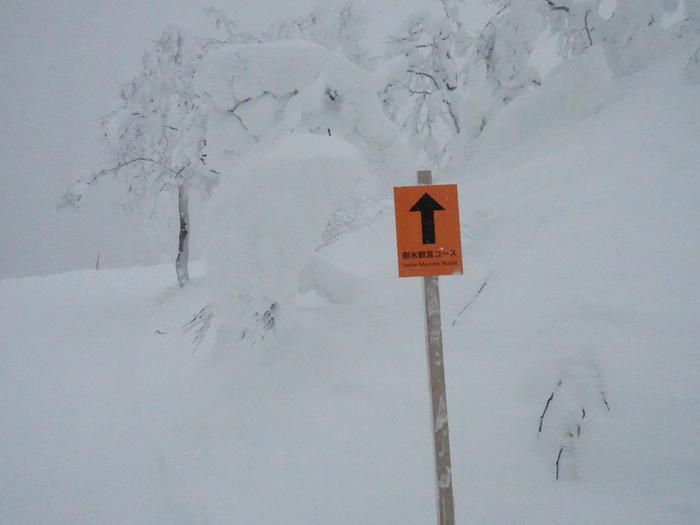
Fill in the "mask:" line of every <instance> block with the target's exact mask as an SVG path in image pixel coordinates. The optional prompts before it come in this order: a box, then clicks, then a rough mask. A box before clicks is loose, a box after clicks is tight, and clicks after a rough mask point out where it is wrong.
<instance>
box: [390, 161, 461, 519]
mask: <svg viewBox="0 0 700 525" xmlns="http://www.w3.org/2000/svg"><path fill="white" fill-rule="evenodd" d="M432 180H433V179H432V174H431V172H430V171H419V172H418V184H421V185H422V186H404V187H398V188H394V209H395V213H396V245H397V254H398V260H399V277H419V276H422V277H423V293H424V299H425V341H426V352H427V357H428V372H429V375H428V377H429V380H430V397H431V401H432V416H433V418H432V425H433V445H434V449H435V480H436V492H437V510H438V512H437V523H438V525H454V522H455V518H454V498H453V495H452V465H451V462H450V430H449V425H448V421H447V393H446V389H445V364H444V360H443V356H442V327H441V321H440V288H439V285H438V277H437V276H438V275H455V274H461V273H462V244H461V239H460V231H459V207H458V200H457V185H456V184H449V185H436V186H432V185H430V184H431V183H432Z"/></svg>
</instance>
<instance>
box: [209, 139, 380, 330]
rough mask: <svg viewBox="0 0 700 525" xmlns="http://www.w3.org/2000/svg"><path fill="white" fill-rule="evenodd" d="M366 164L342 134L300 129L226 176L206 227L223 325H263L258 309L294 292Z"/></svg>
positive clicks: (216, 302) (262, 149) (239, 327)
mask: <svg viewBox="0 0 700 525" xmlns="http://www.w3.org/2000/svg"><path fill="white" fill-rule="evenodd" d="M366 169H367V168H366V164H365V161H364V159H363V157H362V155H361V154H360V153H359V152H358V151H357V149H356V148H354V147H353V146H352V145H351V144H349V143H348V142H346V141H344V140H342V139H341V138H338V137H329V136H327V135H315V134H302V133H294V134H286V135H285V136H283V137H281V138H278V139H277V140H274V141H270V142H269V143H266V144H265V145H264V146H263V147H260V148H256V149H255V151H254V152H251V154H249V155H247V156H245V157H244V158H243V159H242V160H241V162H240V163H238V164H237V165H236V166H235V168H234V169H233V171H232V172H231V173H229V174H227V177H226V178H224V179H223V181H222V184H221V185H220V187H219V188H218V190H217V192H216V194H215V196H214V198H213V199H212V207H211V210H210V213H209V226H208V228H207V230H208V236H209V239H208V243H207V244H208V248H207V257H206V259H207V274H208V279H209V282H210V284H211V286H212V292H213V294H214V296H215V300H214V308H215V310H216V312H217V316H218V317H219V322H220V323H224V324H226V325H229V326H232V327H235V330H236V331H239V332H240V334H241V335H243V333H244V332H245V333H247V334H250V333H251V332H252V331H253V330H254V329H255V327H256V325H257V324H259V323H257V324H256V323H255V320H254V316H255V312H258V313H259V315H263V314H262V313H263V312H265V311H267V310H269V308H270V307H271V305H273V304H274V305H278V304H282V305H283V304H284V302H285V300H287V299H288V298H289V297H290V296H292V295H293V294H294V293H296V291H297V288H298V286H299V276H300V274H301V271H302V269H303V267H304V265H305V264H306V262H307V260H308V259H309V257H310V256H311V255H312V254H313V252H314V250H315V249H316V248H317V247H318V246H319V244H320V243H321V240H322V237H323V234H324V231H325V229H326V227H327V224H328V221H329V220H330V218H331V214H332V212H333V211H334V210H335V209H336V208H337V207H338V206H340V205H341V204H342V202H343V200H344V199H346V198H348V195H351V194H352V192H353V183H354V182H355V181H356V180H357V179H358V178H362V177H366V176H367V173H366ZM275 309H276V308H275Z"/></svg>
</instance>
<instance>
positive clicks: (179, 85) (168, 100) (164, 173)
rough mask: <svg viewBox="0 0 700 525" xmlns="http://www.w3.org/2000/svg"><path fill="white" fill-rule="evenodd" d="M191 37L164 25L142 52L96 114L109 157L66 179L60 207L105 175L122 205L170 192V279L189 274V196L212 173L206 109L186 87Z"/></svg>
mask: <svg viewBox="0 0 700 525" xmlns="http://www.w3.org/2000/svg"><path fill="white" fill-rule="evenodd" d="M201 56H202V51H201V47H200V45H199V42H198V41H197V40H196V39H195V38H194V37H192V36H191V35H189V34H188V33H187V32H186V31H184V30H183V29H182V28H180V27H176V26H173V27H170V28H168V29H167V30H165V31H164V32H163V34H162V35H161V37H160V38H159V39H158V40H157V41H156V42H155V44H154V46H153V49H151V50H150V51H149V52H147V53H146V54H145V55H144V57H143V63H142V68H141V71H140V72H139V73H138V74H137V75H136V76H135V77H134V78H133V79H132V80H131V81H130V82H128V83H127V84H126V85H125V86H124V87H123V88H122V90H121V92H120V94H119V102H118V105H117V108H116V109H115V110H114V111H112V112H111V113H110V114H108V115H107V116H105V117H104V118H103V119H102V121H101V127H102V130H103V134H104V139H105V143H106V149H107V153H108V156H109V158H110V162H109V164H108V165H107V167H105V168H103V169H101V170H99V171H97V172H95V173H93V174H92V175H91V176H90V177H89V178H87V179H85V180H80V181H78V182H77V183H76V184H74V185H73V186H72V187H71V188H69V190H68V191H67V192H66V193H65V195H64V196H63V200H62V202H61V204H60V206H61V207H69V208H73V209H76V208H78V207H79V206H80V204H81V201H82V199H83V197H84V195H85V193H86V191H87V189H88V188H89V187H90V186H92V185H94V184H96V183H98V182H101V181H102V180H103V179H105V178H111V179H115V180H116V181H118V182H119V183H120V184H121V185H122V187H123V188H124V190H125V195H124V202H125V205H126V207H127V208H128V207H132V206H133V205H135V204H136V203H138V202H141V201H143V200H145V199H151V200H152V201H153V202H154V201H155V199H156V198H157V196H158V195H159V194H161V193H162V192H173V193H177V203H178V210H177V211H178V216H179V233H178V248H177V257H176V262H175V268H176V274H177V281H178V284H179V285H180V286H181V287H182V286H184V285H185V283H186V282H187V281H188V279H189V271H188V264H189V239H190V214H189V197H190V193H191V190H192V189H193V188H196V189H198V190H200V191H201V192H202V194H203V195H204V196H208V195H209V194H210V193H211V190H212V188H213V187H214V185H215V184H216V182H217V180H218V178H219V174H218V173H217V172H216V171H215V170H213V169H210V168H209V167H208V166H207V154H206V136H205V133H206V127H207V115H206V112H205V111H203V110H202V107H201V104H200V100H199V97H198V95H197V94H196V92H195V90H194V89H193V84H192V81H193V77H194V73H195V70H196V65H197V63H198V61H199V60H200V59H201Z"/></svg>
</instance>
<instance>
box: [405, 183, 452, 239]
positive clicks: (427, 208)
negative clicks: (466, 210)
mask: <svg viewBox="0 0 700 525" xmlns="http://www.w3.org/2000/svg"><path fill="white" fill-rule="evenodd" d="M444 209H445V208H443V207H442V206H440V204H439V203H438V202H437V201H436V200H435V199H433V198H432V197H431V196H430V195H428V194H427V193H424V194H423V196H422V197H421V198H420V199H418V202H416V203H415V204H414V205H413V207H412V208H411V209H410V210H409V211H419V212H420V223H421V229H422V231H423V244H435V215H434V214H435V212H436V211H442V210H444Z"/></svg>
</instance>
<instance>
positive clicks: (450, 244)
mask: <svg viewBox="0 0 700 525" xmlns="http://www.w3.org/2000/svg"><path fill="white" fill-rule="evenodd" d="M394 209H395V212H396V246H397V253H398V257H399V277H418V276H422V275H454V274H460V275H461V273H462V243H461V238H460V232H459V202H458V199H457V185H456V184H444V185H435V186H431V185H425V186H402V187H398V188H394Z"/></svg>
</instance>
